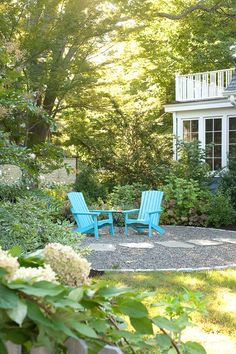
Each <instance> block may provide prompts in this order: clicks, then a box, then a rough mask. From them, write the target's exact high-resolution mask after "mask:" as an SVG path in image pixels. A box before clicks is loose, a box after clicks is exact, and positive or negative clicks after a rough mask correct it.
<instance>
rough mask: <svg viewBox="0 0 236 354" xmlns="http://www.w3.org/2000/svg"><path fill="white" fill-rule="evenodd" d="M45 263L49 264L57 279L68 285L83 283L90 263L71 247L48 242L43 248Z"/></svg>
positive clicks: (87, 274)
mask: <svg viewBox="0 0 236 354" xmlns="http://www.w3.org/2000/svg"><path fill="white" fill-rule="evenodd" d="M44 256H45V263H48V264H50V266H51V267H52V269H53V270H54V271H55V272H56V274H57V276H58V279H59V281H60V282H61V283H62V284H65V285H69V286H79V285H81V284H83V283H85V282H86V281H87V279H88V276H89V273H90V263H89V262H88V261H87V260H86V259H85V258H82V257H81V256H80V255H79V254H77V253H76V252H75V251H74V250H73V249H72V247H70V246H63V245H61V244H60V243H49V244H48V245H47V246H46V247H45V249H44Z"/></svg>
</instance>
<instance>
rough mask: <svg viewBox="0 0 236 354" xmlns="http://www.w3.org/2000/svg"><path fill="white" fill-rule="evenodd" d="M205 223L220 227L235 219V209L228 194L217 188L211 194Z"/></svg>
mask: <svg viewBox="0 0 236 354" xmlns="http://www.w3.org/2000/svg"><path fill="white" fill-rule="evenodd" d="M207 215H208V219H207V225H210V226H214V227H220V226H223V225H230V224H232V223H234V222H235V221H236V210H234V208H233V206H232V202H231V198H230V196H229V195H227V194H224V193H223V192H222V191H221V190H219V191H218V192H217V193H216V194H212V195H211V196H210V199H209V203H208V206H207Z"/></svg>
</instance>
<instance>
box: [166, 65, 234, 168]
mask: <svg viewBox="0 0 236 354" xmlns="http://www.w3.org/2000/svg"><path fill="white" fill-rule="evenodd" d="M165 111H166V112H171V113H172V114H173V133H174V136H175V139H174V155H175V156H174V157H175V159H177V156H176V139H181V140H183V141H186V142H190V141H193V140H194V139H196V140H199V141H200V142H201V146H202V148H203V149H205V148H206V146H207V145H208V144H212V145H211V146H212V147H211V148H210V149H207V162H208V163H209V165H210V166H211V168H212V170H217V169H219V168H222V167H225V166H226V165H227V159H228V156H230V155H231V156H233V155H234V156H236V69H225V70H218V71H210V72H203V73H196V74H189V75H176V102H174V103H172V104H168V105H166V106H165Z"/></svg>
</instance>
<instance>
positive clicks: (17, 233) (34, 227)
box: [0, 196, 78, 252]
mask: <svg viewBox="0 0 236 354" xmlns="http://www.w3.org/2000/svg"><path fill="white" fill-rule="evenodd" d="M61 210H62V206H61V203H59V202H56V201H54V200H52V198H50V197H45V196H44V197H43V198H42V197H41V198H39V197H37V196H29V197H25V198H19V199H17V202H16V203H14V204H12V203H10V202H5V203H2V204H1V206H0V233H1V238H0V245H1V246H2V248H4V249H8V248H10V247H12V246H15V245H19V246H21V248H22V250H24V251H25V252H29V251H35V250H37V249H38V248H42V247H43V246H44V245H45V244H47V243H49V242H60V243H62V244H69V245H75V244H76V242H78V236H77V235H75V234H74V233H73V232H72V231H70V225H69V224H68V222H66V221H65V220H63V217H62V215H61Z"/></svg>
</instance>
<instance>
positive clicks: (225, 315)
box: [99, 269, 236, 354]
mask: <svg viewBox="0 0 236 354" xmlns="http://www.w3.org/2000/svg"><path fill="white" fill-rule="evenodd" d="M99 281H103V282H104V281H105V283H106V284H108V285H113V286H114V285H115V286H124V287H132V288H134V289H136V291H137V292H140V293H142V292H144V291H155V292H156V295H155V296H153V297H152V298H148V299H147V300H146V301H145V303H146V304H147V305H149V306H150V305H151V304H153V303H155V302H158V301H160V300H161V299H163V296H165V295H167V294H175V293H179V292H182V291H184V288H186V289H188V290H194V291H200V292H202V293H203V295H204V300H206V302H207V304H206V308H207V311H208V314H207V315H201V314H199V313H197V314H194V315H193V317H192V318H193V322H194V323H196V325H197V326H198V327H199V331H201V333H202V336H201V338H204V341H205V340H206V341H207V340H208V339H209V338H210V342H212V343H213V337H210V336H211V335H212V334H213V333H214V334H219V336H218V337H217V338H216V341H220V340H222V343H226V342H227V338H228V340H229V342H230V344H229V345H228V346H227V345H225V344H224V347H225V348H231V347H232V348H233V346H232V345H233V344H232V343H235V342H236V270H235V269H227V270H222V271H201V272H191V273H183V272H149V273H144V272H143V273H142V272H140V273H108V274H105V275H104V276H103V277H102V278H99ZM160 311H161V309H160V308H156V307H155V308H152V307H150V313H151V315H156V314H157V313H160ZM193 331H196V329H193ZM195 333H197V332H195ZM199 333H200V332H199ZM207 335H208V336H209V337H207ZM227 336H230V337H227ZM201 338H199V341H201ZM207 338H208V339H207ZM230 338H231V339H230ZM188 340H192V339H191V338H190V337H189V338H188ZM231 341H232V343H231ZM230 345H231V346H230ZM213 347H214V348H219V343H218V347H217V346H213ZM207 348H208V345H207ZM217 352H219V353H226V352H227V351H225V350H223V349H222V351H221V350H217ZM207 353H208V352H207ZM209 353H211V354H213V353H214V350H213V351H212V350H210V351H209ZM228 353H230V354H231V353H234V351H233V352H232V351H230V350H228ZM235 353H236V349H235Z"/></svg>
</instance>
